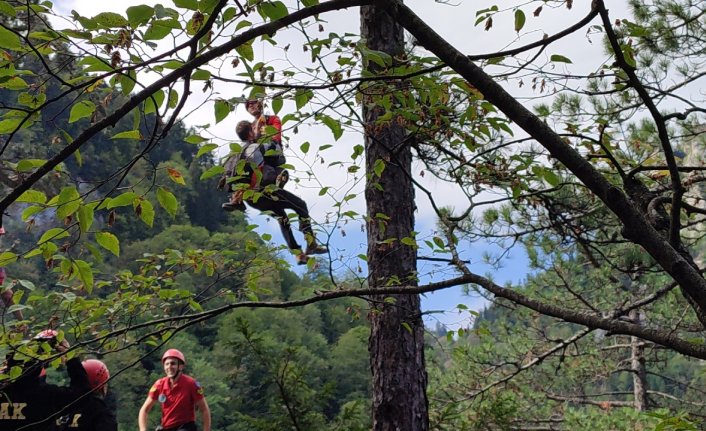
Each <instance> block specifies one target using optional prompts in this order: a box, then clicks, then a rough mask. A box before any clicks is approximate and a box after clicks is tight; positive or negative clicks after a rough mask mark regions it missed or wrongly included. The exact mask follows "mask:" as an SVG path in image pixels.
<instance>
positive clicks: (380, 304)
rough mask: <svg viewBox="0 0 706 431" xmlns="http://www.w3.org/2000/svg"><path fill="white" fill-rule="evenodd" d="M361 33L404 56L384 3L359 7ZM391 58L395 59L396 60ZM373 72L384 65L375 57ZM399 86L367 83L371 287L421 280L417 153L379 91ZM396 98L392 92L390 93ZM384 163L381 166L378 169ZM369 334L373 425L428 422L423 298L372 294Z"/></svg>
mask: <svg viewBox="0 0 706 431" xmlns="http://www.w3.org/2000/svg"><path fill="white" fill-rule="evenodd" d="M360 16H361V34H362V36H363V38H364V39H365V41H366V44H367V48H368V49H371V50H376V51H382V52H385V53H387V54H390V55H391V56H392V57H393V58H400V55H402V54H403V52H404V33H403V30H402V27H401V26H400V25H399V24H397V23H395V22H394V21H393V20H392V18H391V17H390V16H389V15H387V13H386V12H385V9H384V8H381V7H376V6H364V7H361V12H360ZM393 61H394V60H393ZM367 69H368V71H370V72H372V73H380V74H381V73H384V68H383V67H381V66H379V65H377V64H373V63H370V64H369V65H368V67H367ZM392 90H394V88H393V87H388V86H387V84H385V83H379V84H374V85H373V86H371V87H368V88H367V89H364V90H363V92H364V98H363V120H364V122H365V161H366V173H367V183H366V188H365V198H366V202H367V206H368V208H367V215H368V225H367V234H368V282H369V285H370V287H371V288H376V287H385V286H391V285H406V286H410V287H414V286H417V284H418V280H417V272H416V270H417V252H416V248H415V247H413V246H410V245H406V244H404V243H403V242H402V241H401V240H402V239H403V238H409V237H412V231H413V229H414V210H415V204H414V187H413V184H412V178H411V176H410V170H411V164H412V152H411V148H410V146H409V145H408V143H407V142H406V141H405V129H404V127H402V126H401V125H400V124H399V123H397V122H396V121H394V119H393V120H392V121H389V122H386V123H384V124H378V123H377V119H378V118H379V117H380V116H381V115H383V114H384V113H385V111H384V109H383V108H382V107H381V106H380V104H376V103H375V102H374V99H375V95H376V94H383V93H384V92H386V91H392ZM392 99H393V100H394V97H393V98H392ZM381 163H384V170H382V172H380V166H382V165H381ZM369 301H370V303H371V306H372V311H371V313H370V320H371V334H370V339H369V350H370V361H371V363H370V367H371V371H372V377H373V405H372V420H373V427H372V429H373V430H376V431H393V430H395V431H397V430H399V431H425V430H428V429H429V417H428V401H427V396H426V385H427V375H426V369H425V364H424V325H423V321H422V318H421V307H420V299H419V295H418V294H414V295H387V296H386V295H372V296H370V297H369Z"/></svg>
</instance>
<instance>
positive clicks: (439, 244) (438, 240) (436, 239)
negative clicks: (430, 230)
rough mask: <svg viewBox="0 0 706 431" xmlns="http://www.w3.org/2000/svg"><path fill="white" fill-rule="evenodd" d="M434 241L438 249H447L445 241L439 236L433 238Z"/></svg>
mask: <svg viewBox="0 0 706 431" xmlns="http://www.w3.org/2000/svg"><path fill="white" fill-rule="evenodd" d="M432 239H433V241H434V244H436V246H437V247H439V248H446V245H445V244H444V240H443V239H441V238H439V237H438V236H435V237H434V238H432Z"/></svg>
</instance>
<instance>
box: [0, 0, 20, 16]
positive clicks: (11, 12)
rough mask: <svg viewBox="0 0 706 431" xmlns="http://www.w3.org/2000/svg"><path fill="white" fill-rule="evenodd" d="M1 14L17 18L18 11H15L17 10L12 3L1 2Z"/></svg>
mask: <svg viewBox="0 0 706 431" xmlns="http://www.w3.org/2000/svg"><path fill="white" fill-rule="evenodd" d="M0 14H2V15H7V16H11V17H15V16H17V11H15V8H14V7H12V6H11V5H10V3H8V2H6V1H0Z"/></svg>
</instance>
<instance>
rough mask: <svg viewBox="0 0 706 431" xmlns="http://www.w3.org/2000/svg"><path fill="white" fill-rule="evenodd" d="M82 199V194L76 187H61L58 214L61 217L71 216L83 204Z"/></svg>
mask: <svg viewBox="0 0 706 431" xmlns="http://www.w3.org/2000/svg"><path fill="white" fill-rule="evenodd" d="M81 201H82V199H81V196H80V195H79V194H78V190H76V187H73V186H71V187H64V188H63V189H61V192H59V199H58V201H57V204H58V205H59V207H58V208H57V209H56V216H57V217H58V218H59V219H63V218H66V217H68V216H70V215H71V214H73V213H75V212H76V210H78V208H79V206H81Z"/></svg>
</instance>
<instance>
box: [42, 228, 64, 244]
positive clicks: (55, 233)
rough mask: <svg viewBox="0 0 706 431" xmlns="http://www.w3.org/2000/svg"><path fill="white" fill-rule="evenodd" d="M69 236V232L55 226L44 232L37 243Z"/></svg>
mask: <svg viewBox="0 0 706 431" xmlns="http://www.w3.org/2000/svg"><path fill="white" fill-rule="evenodd" d="M67 236H69V232H67V230H66V229H64V228H61V227H55V228H52V229H49V230H48V231H46V232H44V234H43V235H42V236H41V237H40V238H39V241H37V244H44V243H45V242H48V241H56V240H57V239H61V238H66V237H67Z"/></svg>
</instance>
